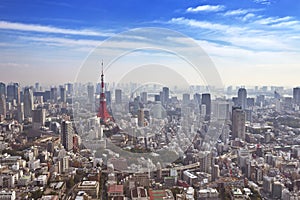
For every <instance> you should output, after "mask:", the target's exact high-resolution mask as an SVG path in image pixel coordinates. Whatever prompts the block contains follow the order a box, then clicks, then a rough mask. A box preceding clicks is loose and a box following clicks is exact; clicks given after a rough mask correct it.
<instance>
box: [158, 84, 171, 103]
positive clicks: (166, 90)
mask: <svg viewBox="0 0 300 200" xmlns="http://www.w3.org/2000/svg"><path fill="white" fill-rule="evenodd" d="M162 92H163V93H162V98H161V99H160V101H161V103H162V105H165V106H166V105H167V104H168V103H169V98H170V97H169V95H170V90H169V88H168V87H163V91H162Z"/></svg>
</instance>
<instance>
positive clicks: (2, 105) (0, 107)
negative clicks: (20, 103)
mask: <svg viewBox="0 0 300 200" xmlns="http://www.w3.org/2000/svg"><path fill="white" fill-rule="evenodd" d="M1 116H2V117H1ZM5 117H6V100H5V96H4V94H1V95H0V119H1V120H2V119H4V118H5ZM1 120H0V121H1Z"/></svg>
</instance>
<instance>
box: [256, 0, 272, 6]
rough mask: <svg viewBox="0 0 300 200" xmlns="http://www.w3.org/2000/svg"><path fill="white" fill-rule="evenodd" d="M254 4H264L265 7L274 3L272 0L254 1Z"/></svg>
mask: <svg viewBox="0 0 300 200" xmlns="http://www.w3.org/2000/svg"><path fill="white" fill-rule="evenodd" d="M253 2H255V3H259V4H263V5H270V4H271V3H272V1H271V0H253Z"/></svg>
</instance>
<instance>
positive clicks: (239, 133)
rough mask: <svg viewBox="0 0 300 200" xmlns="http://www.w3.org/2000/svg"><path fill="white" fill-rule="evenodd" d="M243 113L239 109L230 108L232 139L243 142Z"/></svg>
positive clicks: (244, 116)
mask: <svg viewBox="0 0 300 200" xmlns="http://www.w3.org/2000/svg"><path fill="white" fill-rule="evenodd" d="M245 122H246V114H245V111H244V110H242V109H240V108H239V107H234V108H232V138H233V139H236V138H239V139H241V140H245Z"/></svg>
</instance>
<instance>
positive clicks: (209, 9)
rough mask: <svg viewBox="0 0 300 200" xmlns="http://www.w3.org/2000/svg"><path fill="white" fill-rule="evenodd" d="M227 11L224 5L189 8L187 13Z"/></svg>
mask: <svg viewBox="0 0 300 200" xmlns="http://www.w3.org/2000/svg"><path fill="white" fill-rule="evenodd" d="M224 9H225V6H223V5H202V6H197V7H189V8H187V9H186V12H189V13H197V12H218V11H222V10H224Z"/></svg>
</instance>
